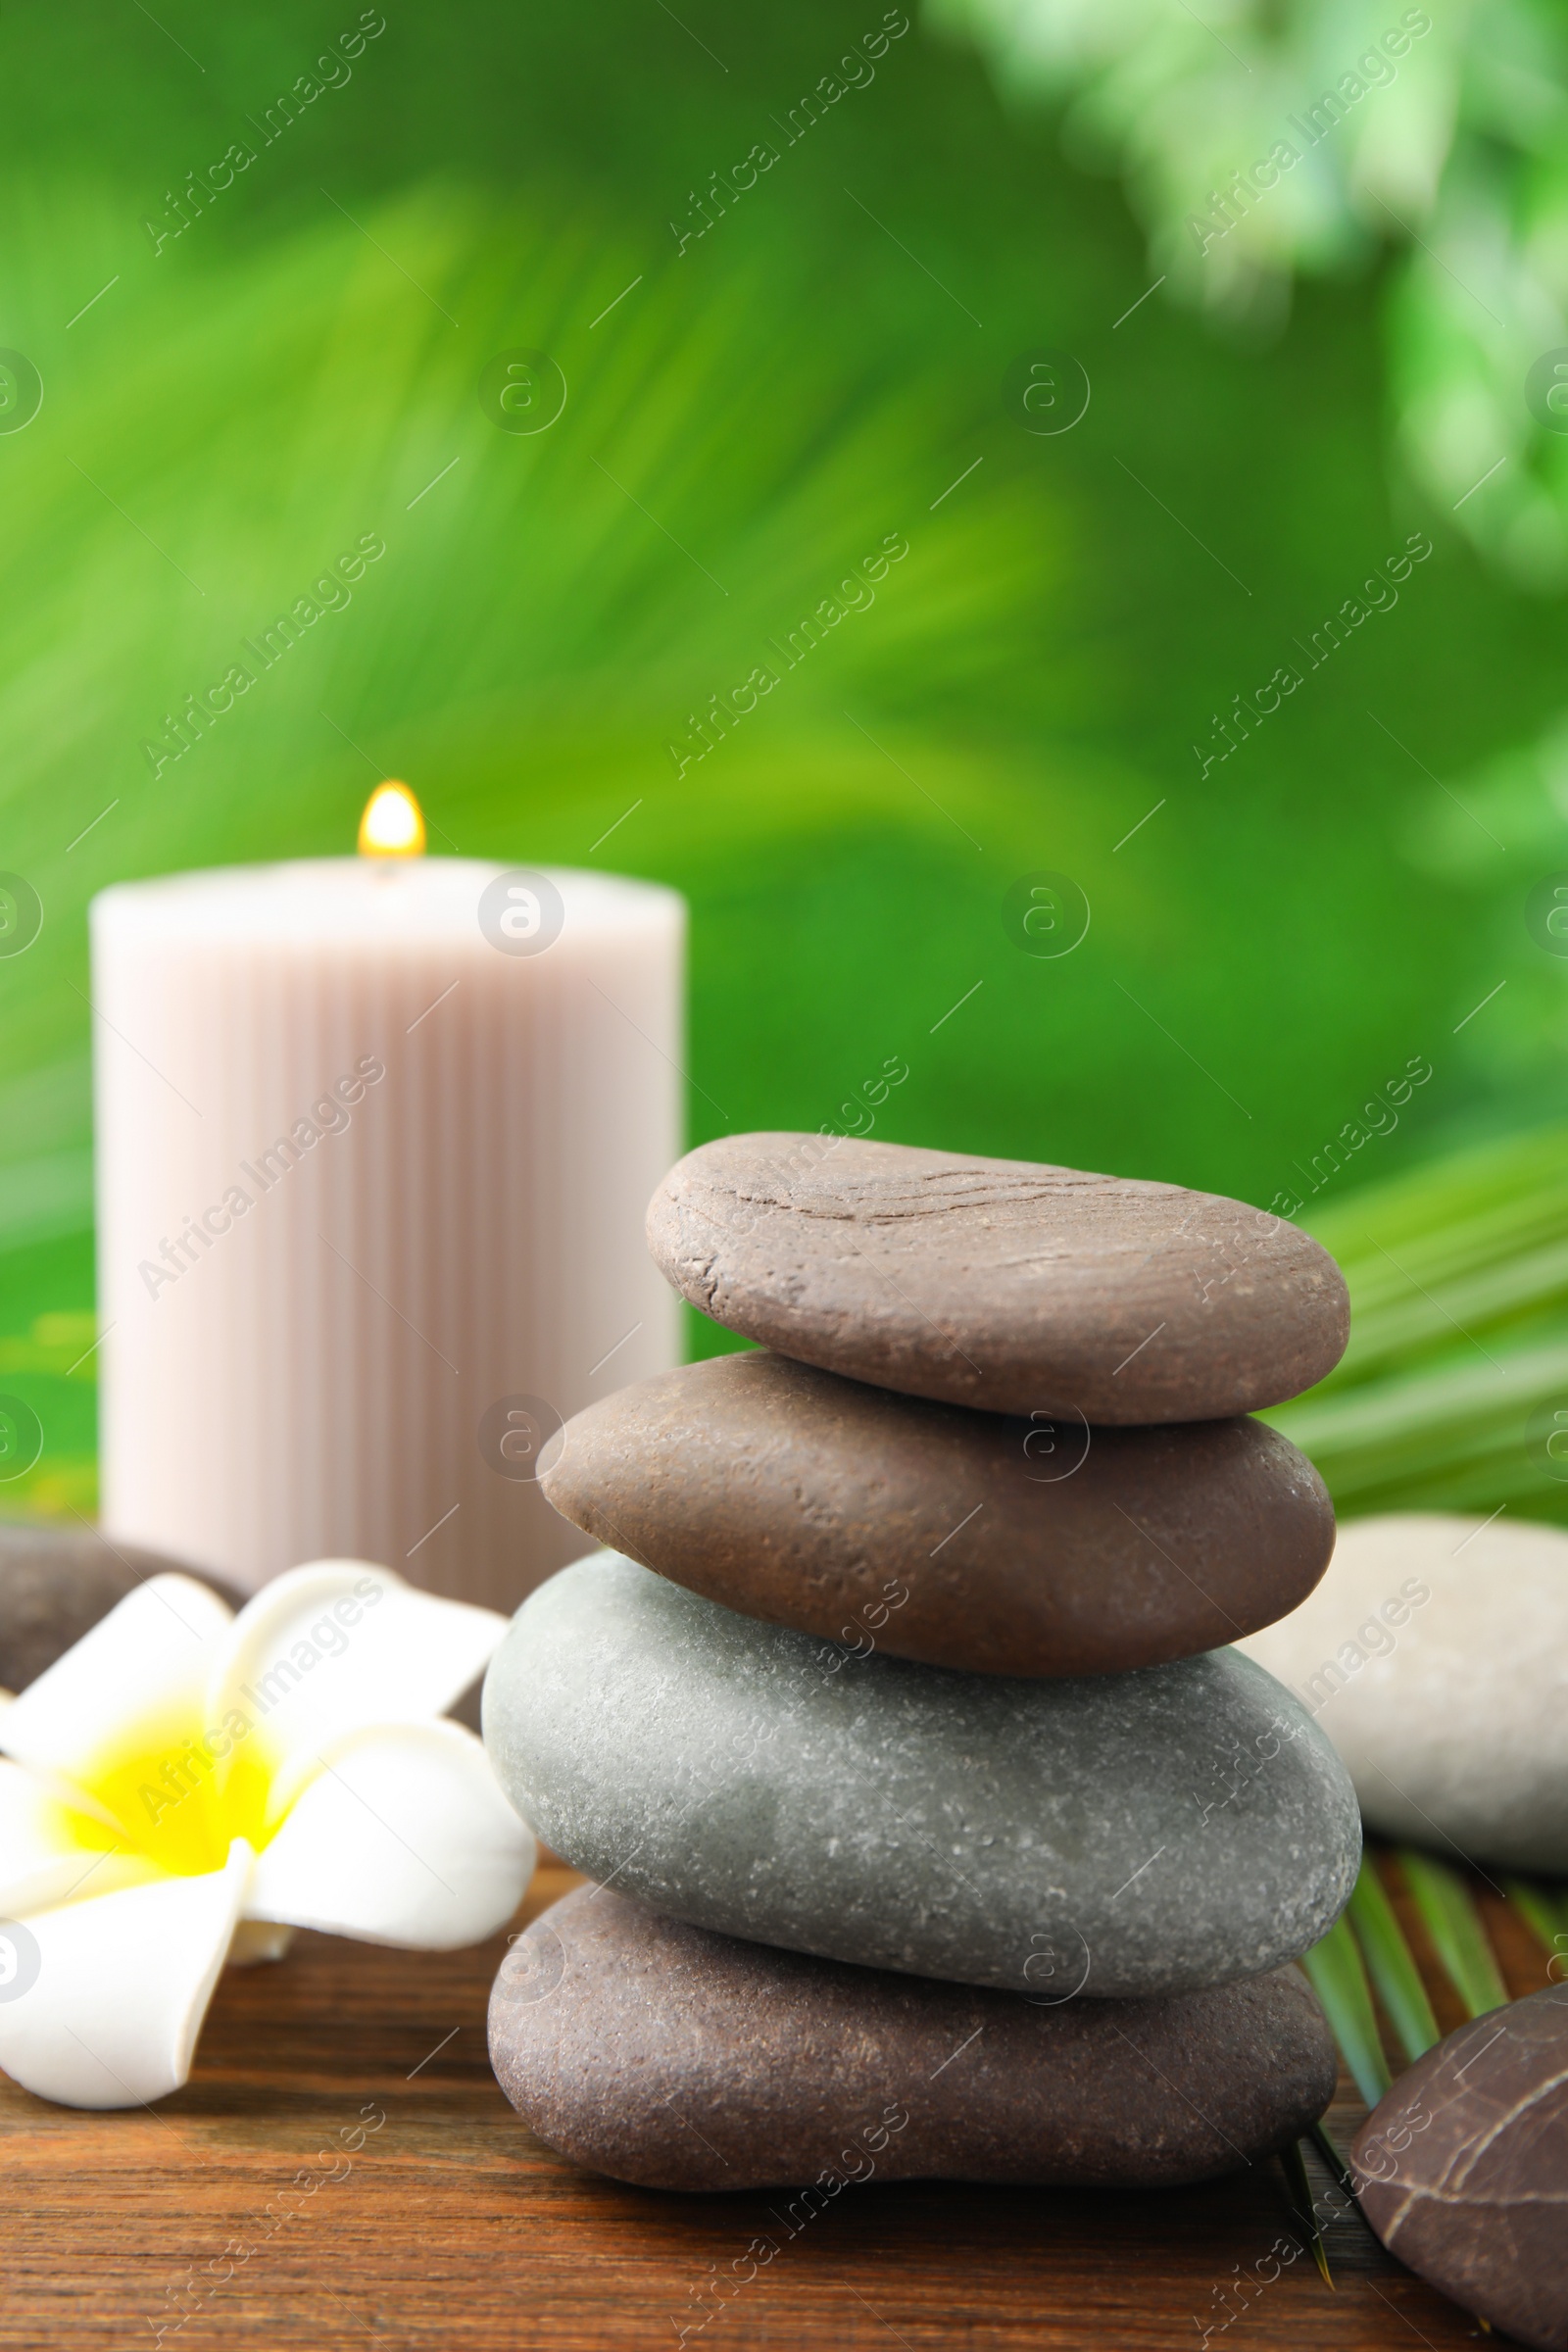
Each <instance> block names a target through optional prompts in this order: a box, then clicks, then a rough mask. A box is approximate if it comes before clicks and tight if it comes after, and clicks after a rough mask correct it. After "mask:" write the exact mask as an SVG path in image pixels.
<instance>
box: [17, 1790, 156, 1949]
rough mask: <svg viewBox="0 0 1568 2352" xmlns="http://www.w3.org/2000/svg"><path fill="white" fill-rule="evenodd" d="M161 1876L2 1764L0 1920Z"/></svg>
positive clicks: (84, 1815)
mask: <svg viewBox="0 0 1568 2352" xmlns="http://www.w3.org/2000/svg"><path fill="white" fill-rule="evenodd" d="M161 1876H162V1873H161V1872H159V1871H158V1870H157V1869H156V1868H155V1867H154V1865H153V1864H152V1863H150V1862H148V1861H146V1860H145V1859H144V1858H143V1856H141V1855H140V1854H138V1853H135V1852H133V1851H132V1850H131V1849H130V1848H129V1847H128V1846H127V1845H126V1843H125V1840H124V1839H123V1838H121V1837H119V1836H117V1834H116V1833H115V1832H114V1831H113V1830H112V1829H106V1828H105V1827H104V1825H103V1824H102V1823H101V1822H100V1821H99V1820H98V1819H97V1817H96V1815H95V1814H92V1813H88V1812H86V1811H78V1810H76V1809H75V1808H74V1807H73V1806H72V1805H71V1804H69V1803H67V1802H63V1801H62V1798H61V1796H60V1794H59V1793H58V1792H57V1790H56V1789H54V1788H52V1787H51V1786H50V1785H49V1784H48V1783H47V1782H45V1781H42V1780H40V1779H38V1778H36V1777H35V1775H34V1774H32V1773H30V1772H26V1771H25V1770H24V1769H23V1767H22V1766H21V1765H20V1764H5V1763H0V1919H23V1918H25V1916H26V1914H27V1913H28V1912H29V1911H42V1910H45V1909H47V1908H50V1907H51V1906H53V1905H54V1904H56V1903H64V1902H67V1901H69V1900H70V1899H71V1898H72V1897H73V1896H74V1895H75V1894H76V1893H77V1892H78V1890H79V1892H80V1893H81V1894H82V1895H83V1896H85V1895H99V1894H108V1893H109V1892H110V1891H111V1890H112V1889H113V1888H114V1887H134V1886H141V1885H142V1884H143V1883H144V1882H145V1881H147V1880H148V1879H154V1878H158V1877H161ZM3 1989H4V1988H3V1986H0V1992H3Z"/></svg>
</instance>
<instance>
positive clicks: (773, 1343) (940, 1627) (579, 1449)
mask: <svg viewBox="0 0 1568 2352" xmlns="http://www.w3.org/2000/svg"><path fill="white" fill-rule="evenodd" d="M648 1230H649V1242H650V1247H651V1249H652V1250H653V1253H654V1256H655V1258H656V1260H657V1261H658V1263H659V1264H660V1266H661V1267H662V1270H663V1272H664V1274H665V1275H666V1277H667V1278H668V1280H669V1281H670V1282H671V1283H673V1284H674V1285H675V1286H676V1288H677V1289H679V1290H680V1291H682V1292H683V1293H684V1294H685V1296H686V1297H687V1298H688V1299H691V1301H692V1302H693V1304H694V1305H697V1306H699V1307H701V1308H702V1309H703V1310H704V1312H705V1313H708V1314H710V1315H711V1316H712V1317H714V1319H715V1320H717V1321H719V1322H722V1323H725V1324H727V1325H729V1326H730V1328H732V1329H733V1330H736V1331H740V1332H743V1333H744V1334H746V1335H747V1336H748V1337H749V1338H752V1339H755V1340H759V1341H761V1342H762V1343H763V1344H764V1347H765V1348H767V1349H768V1350H769V1352H767V1353H764V1354H746V1355H740V1356H727V1357H721V1358H717V1359H715V1360H712V1361H710V1362H708V1363H703V1364H695V1365H689V1366H687V1367H686V1368H684V1369H683V1370H681V1371H678V1372H671V1373H666V1374H662V1375H661V1376H659V1377H657V1378H655V1379H653V1380H647V1381H642V1382H639V1383H637V1384H636V1385H635V1386H634V1387H632V1388H629V1389H624V1390H622V1391H620V1392H619V1393H618V1394H617V1395H616V1396H614V1397H610V1398H608V1399H606V1401H605V1402H604V1403H602V1404H599V1405H595V1406H592V1407H590V1408H589V1409H588V1410H587V1411H586V1412H583V1413H579V1414H578V1415H577V1416H576V1418H575V1419H574V1420H573V1421H572V1422H571V1423H569V1424H568V1426H567V1428H566V1430H565V1431H564V1433H562V1435H561V1436H560V1437H558V1438H557V1439H556V1440H555V1441H553V1444H552V1446H550V1448H548V1449H547V1451H546V1453H545V1455H544V1457H543V1460H542V1462H541V1476H542V1484H543V1486H544V1490H545V1493H546V1495H548V1496H549V1499H550V1500H551V1502H552V1503H553V1504H554V1505H555V1507H556V1508H557V1509H558V1510H559V1511H561V1512H562V1513H563V1514H564V1516H565V1517H566V1518H568V1519H571V1520H572V1521H574V1522H575V1523H576V1524H577V1525H578V1526H579V1527H581V1528H583V1529H584V1530H585V1531H586V1532H587V1533H589V1534H591V1535H593V1536H595V1537H597V1538H598V1539H599V1540H600V1541H601V1542H602V1543H604V1544H609V1545H611V1546H612V1547H613V1548H614V1549H617V1550H619V1551H622V1552H629V1553H630V1554H631V1555H632V1556H633V1557H635V1558H638V1559H640V1560H643V1561H645V1562H646V1563H647V1564H648V1565H649V1566H651V1567H653V1568H656V1569H658V1570H659V1571H660V1572H661V1573H662V1575H664V1576H667V1577H669V1578H671V1579H673V1580H674V1581H675V1582H677V1583H679V1584H683V1585H685V1586H687V1587H688V1588H689V1589H691V1590H693V1591H695V1592H698V1593H704V1594H706V1595H707V1596H708V1597H709V1598H710V1599H713V1600H718V1601H721V1602H723V1603H725V1604H726V1605H727V1606H729V1607H731V1608H735V1609H739V1610H741V1611H743V1612H745V1613H747V1614H749V1615H752V1616H757V1617H761V1618H765V1619H768V1620H771V1621H772V1622H774V1623H776V1624H783V1625H789V1626H793V1627H795V1628H796V1629H797V1630H799V1631H801V1632H806V1633H814V1634H818V1635H825V1636H827V1637H828V1638H830V1639H832V1640H835V1641H845V1642H860V1641H862V1640H865V1639H870V1638H872V1637H874V1640H875V1643H876V1645H877V1646H880V1647H882V1648H883V1649H885V1650H889V1651H892V1652H893V1653H895V1654H898V1655H902V1656H906V1657H911V1658H917V1659H921V1660H924V1661H926V1662H927V1663H930V1664H935V1665H945V1666H952V1667H959V1668H963V1669H966V1670H969V1671H978V1672H982V1673H1002V1674H1015V1675H1080V1674H1102V1673H1114V1672H1122V1671H1125V1670H1127V1669H1130V1668H1134V1667H1139V1666H1147V1665H1154V1664H1158V1663H1160V1662H1162V1661H1165V1660H1169V1659H1174V1658H1182V1657H1190V1656H1193V1655H1196V1654H1197V1653H1199V1652H1201V1651H1204V1650H1209V1649H1214V1648H1217V1647H1219V1646H1220V1645H1221V1644H1223V1643H1227V1642H1234V1641H1237V1640H1239V1639H1240V1638H1241V1637H1242V1636H1244V1635H1246V1634H1250V1633H1252V1632H1254V1631H1256V1630H1257V1629H1258V1628H1260V1627H1262V1626H1266V1625H1269V1624H1272V1623H1273V1622H1274V1621H1275V1620H1276V1619H1278V1618H1280V1617H1282V1616H1284V1615H1285V1614H1286V1613H1287V1612H1288V1611H1290V1610H1292V1609H1294V1608H1295V1607H1296V1606H1297V1605H1298V1604H1299V1601H1301V1600H1302V1599H1304V1597H1305V1596H1306V1594H1307V1593H1309V1592H1310V1591H1311V1590H1312V1588H1313V1586H1314V1585H1315V1584H1316V1583H1317V1581H1318V1579H1319V1577H1320V1576H1321V1575H1322V1573H1323V1570H1324V1567H1325V1566H1326V1564H1327V1561H1328V1558H1329V1555H1330V1552H1331V1551H1332V1548H1333V1543H1334V1515H1333V1510H1332V1507H1331V1505H1330V1502H1329V1498H1328V1495H1327V1494H1326V1492H1325V1491H1324V1488H1323V1485H1322V1482H1321V1480H1320V1479H1319V1478H1318V1476H1317V1473H1316V1472H1315V1471H1314V1470H1313V1468H1312V1466H1311V1464H1310V1463H1309V1462H1308V1461H1307V1460H1306V1458H1305V1456H1304V1455H1302V1454H1300V1453H1299V1452H1298V1451H1297V1449H1296V1447H1295V1446H1291V1445H1290V1444H1289V1443H1288V1442H1287V1441H1286V1440H1285V1439H1284V1438H1282V1437H1280V1436H1279V1435H1277V1433H1275V1432H1274V1431H1272V1430H1270V1429H1268V1428H1267V1427H1266V1426H1265V1425H1264V1424H1262V1423H1260V1422H1256V1421H1251V1420H1249V1419H1247V1418H1245V1417H1244V1416H1246V1415H1247V1414H1249V1413H1250V1411H1251V1410H1252V1409H1253V1408H1254V1407H1256V1406H1258V1405H1262V1404H1270V1403H1276V1402H1279V1401H1281V1400H1283V1399H1284V1398H1285V1397H1290V1396H1293V1395H1295V1394H1296V1393H1297V1392H1298V1390H1299V1389H1301V1388H1303V1387H1306V1386H1309V1385H1310V1384H1311V1383H1312V1382H1313V1381H1316V1380H1318V1379H1321V1377H1322V1376H1323V1374H1324V1373H1325V1372H1327V1371H1328V1370H1329V1369H1330V1368H1331V1367H1332V1365H1333V1364H1334V1363H1335V1362H1336V1361H1337V1360H1338V1358H1339V1356H1340V1354H1341V1352H1342V1351H1343V1348H1344V1346H1345V1340H1346V1335H1347V1331H1348V1302H1347V1299H1346V1293H1345V1284H1344V1281H1343V1278H1342V1277H1341V1275H1340V1272H1339V1269H1338V1267H1337V1266H1336V1265H1335V1263H1334V1261H1333V1259H1332V1258H1330V1257H1329V1256H1328V1254H1327V1253H1326V1252H1325V1251H1324V1250H1322V1249H1320V1248H1319V1247H1318V1245H1317V1244H1316V1243H1315V1242H1312V1241H1310V1240H1308V1239H1307V1237H1306V1236H1305V1235H1303V1234H1301V1233H1299V1232H1298V1231H1297V1230H1296V1229H1295V1227H1293V1226H1291V1225H1288V1224H1285V1223H1283V1222H1282V1221H1281V1220H1280V1219H1278V1218H1275V1217H1269V1216H1265V1215H1264V1214H1262V1213H1261V1212H1260V1211H1258V1210H1256V1209H1253V1208H1249V1207H1247V1206H1246V1205H1245V1204H1244V1203H1242V1202H1239V1201H1227V1200H1222V1199H1219V1198H1217V1197H1216V1196H1214V1195H1211V1194H1203V1193H1193V1192H1188V1191H1185V1190H1184V1189H1182V1188H1181V1187H1179V1186H1175V1185H1168V1184H1153V1183H1143V1182H1137V1181H1132V1180H1126V1179H1121V1178H1116V1177H1109V1176H1094V1175H1086V1174H1083V1173H1081V1172H1079V1171H1078V1170H1075V1169H1070V1168H1053V1167H1037V1166H1033V1165H1030V1164H1027V1163H1023V1162H1019V1161H1012V1160H992V1159H971V1158H967V1157H961V1156H959V1155H957V1154H956V1153H952V1152H931V1151H916V1150H911V1149H908V1148H906V1147H904V1146H900V1145H891V1144H874V1143H868V1142H864V1141H859V1140H855V1139H843V1140H840V1141H838V1142H836V1143H835V1142H832V1141H831V1140H827V1139H823V1138H821V1137H819V1136H802V1135H750V1136H737V1137H731V1138H727V1139H725V1140H723V1141H721V1142H718V1143H713V1144H708V1145H705V1146H704V1147H703V1148H702V1149H701V1150H699V1151H697V1152H691V1153H690V1154H688V1156H687V1157H686V1158H685V1159H683V1160H682V1161H680V1162H679V1164H678V1165H677V1166H676V1167H675V1168H674V1169H672V1170H671V1172H670V1174H669V1176H668V1177H667V1178H666V1179H665V1181H664V1183H663V1185H662V1187H661V1189H660V1191H659V1192H658V1194H657V1195H656V1196H655V1199H654V1201H653V1204H652V1207H651V1208H650V1211H649V1219H648ZM893 1392H900V1393H893ZM975 1408H980V1409H975ZM1176 1424H1181V1425H1182V1426H1173V1425H1176Z"/></svg>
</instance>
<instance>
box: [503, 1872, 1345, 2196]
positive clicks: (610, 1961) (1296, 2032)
mask: <svg viewBox="0 0 1568 2352" xmlns="http://www.w3.org/2000/svg"><path fill="white" fill-rule="evenodd" d="M1041 1957H1042V1967H1041V1970H1040V1972H1039V1974H1040V1984H1041V1987H1042V1996H1041V1998H1040V1999H1038V2000H1037V1999H1035V1998H1032V1997H1029V1996H1026V1995H1023V1994H1019V1993H1010V1992H990V1991H983V1990H980V1989H978V1988H977V1987H975V1986H973V1985H948V1984H936V1983H932V1982H930V1981H929V1980H927V1979H925V1978H920V1977H906V1976H893V1975H890V1974H887V1973H885V1972H883V1971H882V1970H880V1969H871V1968H855V1967H851V1966H848V1965H846V1964H845V1963H843V1962H841V1961H834V1960H816V1959H810V1958H808V1957H807V1956H806V1955H805V1954H804V1953H800V1952H785V1951H777V1950H775V1949H774V1948H773V1947H772V1946H771V1945H768V1944H760V1943H743V1942H741V1941H740V1940H739V1939H738V1938H736V1937H734V1936H718V1935H714V1934H712V1933H711V1931H709V1930H708V1929H705V1928H697V1927H691V1926H688V1925H687V1924H685V1923H684V1922H682V1921H679V1920H673V1919H668V1918H665V1917H663V1916H662V1915H661V1914H660V1913H658V1912H653V1911H647V1910H644V1909H643V1908H642V1906H641V1905H640V1904H637V1903H634V1902H632V1901H630V1900H629V1899H628V1898H626V1897H625V1896H623V1895H619V1894H616V1893H614V1892H613V1891H612V1890H610V1889H608V1888H604V1887H579V1888H578V1889H577V1890H576V1891H575V1892H574V1893H572V1894H568V1895H567V1896H566V1897H565V1898H564V1901H562V1902H559V1903H557V1904H556V1905H555V1906H554V1908H553V1909H551V1910H549V1911H547V1912H545V1913H544V1915H543V1916H542V1917H541V1918H539V1919H537V1920H535V1921H534V1923H533V1925H532V1926H531V1927H530V1928H528V1929H527V1930H526V1931H525V1932H524V1934H523V1935H522V1936H520V1937H519V1938H518V1940H517V1941H516V1943H515V1944H514V1945H513V1947H512V1949H511V1951H510V1952H509V1953H508V1955H507V1957H506V1959H505V1960H504V1961H503V1962H502V1965H501V1970H500V1973H499V1975H498V1976H497V1978H496V1982H495V1987H494V1989H493V1991H492V1993H491V1996H490V2057H491V2062H492V2064H493V2065H494V2067H495V2070H496V2074H497V2076H498V2077H499V2079H500V2082H501V2087H502V2089H503V2090H504V2091H505V2092H506V2094H507V2096H508V2098H509V2099H510V2100H511V2101H512V2103H513V2105H514V2106H515V2108H516V2110H517V2112H518V2113H519V2115H521V2116H522V2118H523V2120H524V2122H525V2123H527V2124H528V2126H529V2127H530V2129H531V2130H532V2131H534V2132H536V2133H537V2135H538V2136H539V2137H540V2138H541V2139H542V2140H544V2141H545V2142H546V2143H547V2145H549V2146H550V2147H553V2148H556V2149H558V2150H559V2151H560V2153H561V2154H562V2155H564V2156H566V2157H569V2158H570V2159H571V2161H572V2162H573V2163H575V2164H581V2165H586V2166H589V2167H590V2168H591V2169H592V2170H594V2171H595V2172H601V2173H609V2174H610V2175H612V2176H613V2178H614V2179H615V2180H630V2181H634V2182H637V2183H638V2184H640V2185H641V2186H644V2187H648V2188H673V2189H753V2188H760V2187H768V2186H773V2185H775V2184H783V2185H786V2186H789V2185H794V2184H798V2183H805V2182H810V2183H815V2184H816V2187H817V2190H818V2191H819V2192H820V2193H819V2194H818V2195H817V2198H816V2202H815V2204H814V2206H813V2205H808V2206H807V2212H808V2213H809V2212H810V2211H812V2210H820V2208H821V2205H822V2204H824V2203H826V2202H828V2201H829V2200H830V2199H831V2198H832V2197H834V2196H836V2195H838V2194H839V2193H840V2191H841V2190H842V2189H843V2188H844V2187H846V2186H847V2185H849V2183H850V2182H851V2181H853V2180H870V2179H872V2178H877V2179H881V2180H917V2179H946V2180H995V2181H1008V2180H1010V2181H1037V2182H1041V2183H1047V2184H1050V2183H1072V2184H1078V2185H1089V2186H1096V2187H1165V2186H1172V2185H1175V2184H1177V2183H1179V2182H1183V2181H1191V2180H1209V2179H1212V2178H1213V2177H1215V2176H1216V2175H1218V2174H1222V2173H1227V2172H1230V2171H1232V2170H1233V2169H1234V2168H1235V2167H1237V2166H1238V2165H1241V2164H1243V2163H1245V2162H1250V2161H1255V2160H1256V2159H1257V2158H1259V2157H1261V2156H1263V2155H1265V2154H1266V2153H1268V2152H1269V2151H1271V2150H1273V2149H1275V2148H1278V2147H1282V2146H1284V2145H1285V2143H1286V2142H1287V2141H1289V2140H1292V2139H1294V2138H1296V2137H1297V2136H1298V2135H1299V2133H1300V2132H1301V2131H1304V2130H1305V2129H1306V2127H1307V2125H1308V2124H1310V2123H1311V2122H1313V2121H1314V2120H1315V2119H1316V2117H1318V2116H1319V2115H1321V2114H1322V2112H1323V2110H1324V2108H1325V2107H1326V2106H1327V2105H1328V2102H1329V2099H1330V2097H1331V2096H1332V2094H1333V2090H1334V2080H1335V2052H1334V2042H1333V2037H1332V2036H1331V2034H1330V2033H1329V2030H1328V2026H1327V2024H1326V2023H1325V2020H1324V2017H1323V2013H1322V2011H1321V2010H1320V2009H1319V2007H1318V2005H1317V2000H1316V1997H1315V1996H1314V1994H1313V1992H1312V1990H1311V1988H1310V1986H1309V1985H1307V1983H1306V1980H1305V1979H1304V1978H1303V1977H1302V1976H1301V1975H1300V1974H1299V1971H1298V1970H1297V1969H1295V1968H1282V1969H1277V1970H1275V1971H1274V1972H1273V1973H1272V1974H1270V1975H1268V1976H1261V1977H1251V1978H1249V1979H1247V1980H1246V1981H1245V1982H1243V1983H1241V1984H1235V1985H1223V1986H1220V1987H1219V1988H1217V1989H1214V1990H1209V1991H1201V1992H1184V1993H1175V1994H1169V1995H1165V1996H1162V1997H1159V1998H1155V1999H1150V2000H1102V2001H1084V2000H1074V1999H1072V1998H1070V1997H1068V1998H1061V1997H1057V1998H1055V1999H1053V1998H1052V1997H1051V1996H1052V1993H1053V1992H1054V1990H1055V1985H1054V1982H1053V1977H1052V1974H1051V1973H1050V1971H1051V1966H1052V1962H1051V1955H1049V1954H1047V1953H1042V1955H1041ZM1061 1973H1064V1972H1058V1974H1057V1979H1056V1982H1057V1983H1059V1981H1060V1974H1061ZM1065 1989H1066V1990H1067V1991H1069V1992H1070V1985H1068V1986H1067V1987H1066V1988H1065ZM787 2226H788V2225H787Z"/></svg>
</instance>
